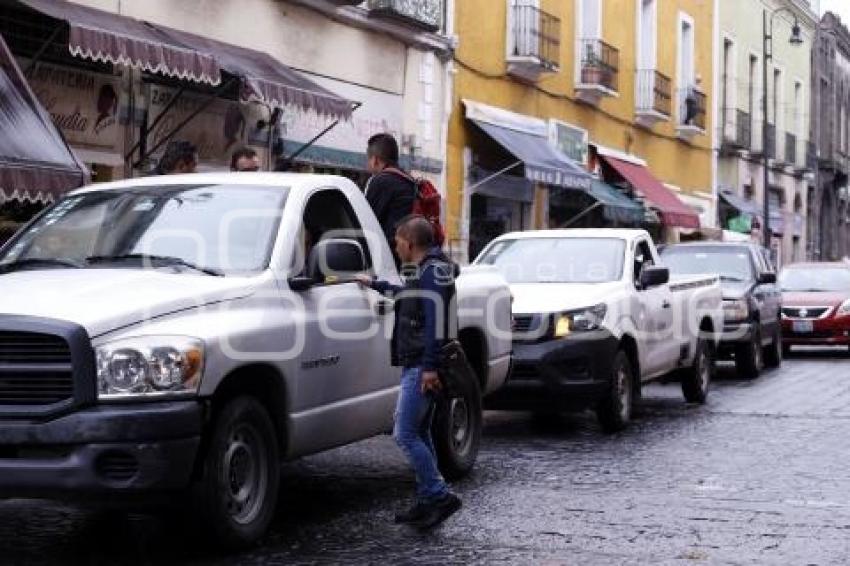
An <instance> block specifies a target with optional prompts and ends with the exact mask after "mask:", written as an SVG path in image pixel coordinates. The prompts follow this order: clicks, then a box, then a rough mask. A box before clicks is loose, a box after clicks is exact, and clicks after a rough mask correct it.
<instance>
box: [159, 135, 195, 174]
mask: <svg viewBox="0 0 850 566" xmlns="http://www.w3.org/2000/svg"><path fill="white" fill-rule="evenodd" d="M197 158H198V146H196V145H195V144H193V143H192V142H190V141H186V140H172V141H170V142H168V145H167V146H166V147H165V152H164V153H163V154H162V157H161V158H160V159H159V164H158V165H157V167H156V170H157V172H158V173H159V174H160V175H164V174H167V173H170V172H171V171H174V170H175V169H177V165H178V164H180V162H182V161H194V160H196V159H197Z"/></svg>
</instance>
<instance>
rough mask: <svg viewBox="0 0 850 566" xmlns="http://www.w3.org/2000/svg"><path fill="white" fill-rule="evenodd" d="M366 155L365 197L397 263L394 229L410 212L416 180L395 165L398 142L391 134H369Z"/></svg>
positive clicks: (414, 194) (398, 264) (414, 195)
mask: <svg viewBox="0 0 850 566" xmlns="http://www.w3.org/2000/svg"><path fill="white" fill-rule="evenodd" d="M366 156H367V169H368V170H369V173H371V174H372V177H371V178H370V179H369V181H368V182H367V183H366V200H367V201H369V205H370V206H371V207H372V211H373V212H374V213H375V216H376V217H377V218H378V222H379V223H380V224H381V230H382V231H383V232H384V237H385V238H386V239H387V243H389V245H390V249H391V250H392V251H393V258H394V259H395V262H396V266H397V267H398V266H400V265H401V261H400V258H399V257H398V255H397V253H396V251H395V246H394V238H395V230H396V226H397V225H398V223H399V221H400V220H401V219H402V218H405V217H406V216H409V215H410V214H411V213H412V212H413V203H414V200H415V198H416V182H415V181H414V180H413V178H412V177H410V176H409V175H407V174H405V173H404V172H403V171H402V170H401V169H400V168H399V151H398V142H396V140H395V138H394V137H393V136H392V135H390V134H377V135H374V136H372V137H371V138H370V139H369V142H368V144H367V148H366Z"/></svg>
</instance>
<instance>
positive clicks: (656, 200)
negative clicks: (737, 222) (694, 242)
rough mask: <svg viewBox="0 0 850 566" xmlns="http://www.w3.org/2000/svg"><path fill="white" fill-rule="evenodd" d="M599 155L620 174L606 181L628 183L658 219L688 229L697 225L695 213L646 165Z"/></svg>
mask: <svg viewBox="0 0 850 566" xmlns="http://www.w3.org/2000/svg"><path fill="white" fill-rule="evenodd" d="M600 159H601V160H602V162H603V163H604V164H606V165H608V166H609V167H610V169H612V170H613V173H614V176H615V177H621V179H611V180H610V182H614V183H616V182H618V181H620V180H622V181H626V182H627V183H629V184H630V185H631V186H632V187H633V188H634V190H635V191H636V192H638V193H639V194H641V195H642V196H643V197H644V198H645V199H646V200H647V201H648V205H649V206H650V207H651V208H655V209H656V210H658V212H659V214H660V215H661V221H662V222H663V223H664V224H665V225H666V226H678V227H680V228H691V229H697V228H699V227H700V224H699V216H698V215H697V213H696V212H694V210H693V209H692V208H691V207H689V206H688V205H687V204H685V203H684V202H682V201H681V200H680V199H679V197H677V196H676V193H674V192H673V191H671V190H670V189H668V188H667V187H665V186H664V185H663V184H662V183H661V181H659V180H658V179H656V178H655V177H654V176H653V175H652V173H651V172H650V171H649V169H647V168H646V167H644V166H643V165H637V164H635V163H631V162H629V161H625V160H622V159H617V158H615V157H610V156H600ZM603 172H605V173H606V174H607V175H610V174H611V172H610V171H605V170H604V169H603ZM607 175H606V176H607Z"/></svg>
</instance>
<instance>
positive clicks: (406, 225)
mask: <svg viewBox="0 0 850 566" xmlns="http://www.w3.org/2000/svg"><path fill="white" fill-rule="evenodd" d="M396 233H397V234H398V235H399V236H401V237H402V238H404V239H405V240H407V241H408V242H410V245H412V246H413V247H415V248H418V249H420V250H427V249H430V248H432V247H434V243H435V240H436V239H435V237H434V227H433V226H432V225H431V222H430V221H429V220H428V219H427V218H425V217H424V216H421V215H419V214H410V215H408V216H405V217H404V218H402V219H401V220H399V222H398V224H397V225H396Z"/></svg>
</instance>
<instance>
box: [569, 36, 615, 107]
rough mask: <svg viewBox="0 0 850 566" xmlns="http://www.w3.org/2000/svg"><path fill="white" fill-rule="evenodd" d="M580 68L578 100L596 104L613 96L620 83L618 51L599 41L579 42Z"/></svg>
mask: <svg viewBox="0 0 850 566" xmlns="http://www.w3.org/2000/svg"><path fill="white" fill-rule="evenodd" d="M579 53H581V67H580V70H581V72H580V76H579V84H577V85H576V93H577V94H578V97H579V99H580V100H582V101H584V102H587V103H590V104H598V103H599V101H600V100H601V99H602V98H603V97H606V96H615V95H616V94H617V92H618V91H619V82H620V80H619V79H620V51H619V50H618V49H617V48H616V47H613V46H611V45H609V44H607V43H605V42H604V41H602V40H601V39H582V40H580V41H579Z"/></svg>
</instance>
